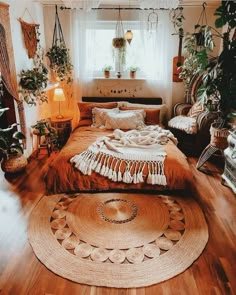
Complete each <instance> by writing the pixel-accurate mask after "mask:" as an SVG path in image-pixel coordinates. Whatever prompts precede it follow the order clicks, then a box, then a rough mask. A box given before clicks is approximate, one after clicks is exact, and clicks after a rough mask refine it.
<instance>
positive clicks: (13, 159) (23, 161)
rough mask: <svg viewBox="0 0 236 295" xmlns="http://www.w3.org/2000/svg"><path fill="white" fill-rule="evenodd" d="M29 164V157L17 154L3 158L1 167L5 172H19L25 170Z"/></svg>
mask: <svg viewBox="0 0 236 295" xmlns="http://www.w3.org/2000/svg"><path fill="white" fill-rule="evenodd" d="M27 164H28V161H27V158H26V157H25V156H24V155H22V154H20V155H16V156H9V158H8V159H6V160H3V161H2V164H1V168H2V170H3V171H4V172H5V173H17V172H20V171H22V170H24V169H25V167H26V166H27Z"/></svg>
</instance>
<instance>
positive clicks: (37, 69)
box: [19, 38, 48, 105]
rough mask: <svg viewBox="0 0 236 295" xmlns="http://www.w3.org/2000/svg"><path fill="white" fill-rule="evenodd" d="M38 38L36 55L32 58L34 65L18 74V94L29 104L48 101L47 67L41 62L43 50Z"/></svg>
mask: <svg viewBox="0 0 236 295" xmlns="http://www.w3.org/2000/svg"><path fill="white" fill-rule="evenodd" d="M37 40H38V47H37V52H36V55H35V57H34V59H33V63H34V67H33V68H32V69H28V70H22V71H21V72H20V74H19V76H20V81H19V86H20V94H21V96H22V97H23V99H24V101H25V102H26V103H27V104H29V105H36V104H37V103H39V104H42V103H44V102H48V98H47V94H46V92H45V88H46V87H47V84H48V69H47V67H46V66H45V64H44V62H43V50H42V48H41V46H40V43H39V38H38V39H37Z"/></svg>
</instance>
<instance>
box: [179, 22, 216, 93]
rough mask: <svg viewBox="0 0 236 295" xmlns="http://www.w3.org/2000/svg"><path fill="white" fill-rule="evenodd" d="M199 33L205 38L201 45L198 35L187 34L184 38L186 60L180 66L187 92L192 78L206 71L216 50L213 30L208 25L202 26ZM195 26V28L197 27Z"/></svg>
mask: <svg viewBox="0 0 236 295" xmlns="http://www.w3.org/2000/svg"><path fill="white" fill-rule="evenodd" d="M196 26H197V27H198V28H199V31H198V33H199V32H201V34H202V35H203V36H204V42H203V43H201V45H198V44H199V40H198V38H199V37H198V34H197V33H189V32H188V33H186V35H185V38H184V52H185V58H184V62H183V65H182V66H180V69H181V71H180V74H179V77H180V78H181V79H183V81H184V83H185V87H186V91H187V90H188V88H189V83H190V81H191V79H192V77H193V76H194V75H196V74H198V73H201V72H203V71H204V70H205V68H206V66H207V64H208V62H209V55H210V52H212V51H213V48H214V40H213V34H212V28H211V27H210V26H208V25H203V26H200V27H199V25H196ZM196 26H195V27H196Z"/></svg>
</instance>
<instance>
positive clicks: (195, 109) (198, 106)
mask: <svg viewBox="0 0 236 295" xmlns="http://www.w3.org/2000/svg"><path fill="white" fill-rule="evenodd" d="M204 110H205V109H204V106H203V104H202V102H200V101H198V102H195V104H193V106H192V107H191V109H190V110H189V112H188V114H187V116H188V117H192V118H197V116H198V115H199V114H200V113H202V112H203V111H204Z"/></svg>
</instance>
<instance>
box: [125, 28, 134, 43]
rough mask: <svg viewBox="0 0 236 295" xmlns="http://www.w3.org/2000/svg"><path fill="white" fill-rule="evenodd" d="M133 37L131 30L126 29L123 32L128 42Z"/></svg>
mask: <svg viewBox="0 0 236 295" xmlns="http://www.w3.org/2000/svg"><path fill="white" fill-rule="evenodd" d="M132 39H133V33H132V31H131V30H127V32H126V33H125V40H127V41H128V42H129V44H130V42H131V41H132Z"/></svg>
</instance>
